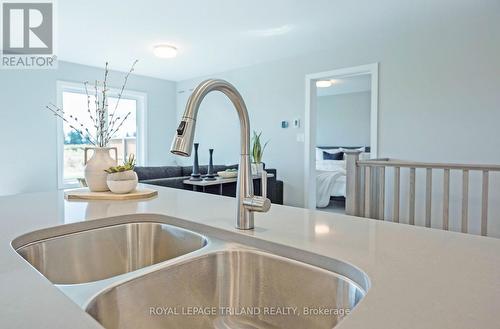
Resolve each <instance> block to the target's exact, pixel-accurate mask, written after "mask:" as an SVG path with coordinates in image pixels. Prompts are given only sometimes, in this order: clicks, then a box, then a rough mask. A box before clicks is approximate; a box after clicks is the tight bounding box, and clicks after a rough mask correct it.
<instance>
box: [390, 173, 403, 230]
mask: <svg viewBox="0 0 500 329" xmlns="http://www.w3.org/2000/svg"><path fill="white" fill-rule="evenodd" d="M400 177H401V168H399V167H395V168H394V208H393V215H392V221H393V222H395V223H399V190H400Z"/></svg>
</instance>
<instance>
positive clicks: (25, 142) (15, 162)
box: [0, 62, 176, 195]
mask: <svg viewBox="0 0 500 329" xmlns="http://www.w3.org/2000/svg"><path fill="white" fill-rule="evenodd" d="M111 64H112V63H111ZM138 65H140V63H139V64H138ZM102 74H103V69H101V68H94V67H89V66H84V65H78V64H72V63H66V62H59V68H58V69H57V70H1V71H0V154H1V155H0V195H5V194H15V193H26V192H34V191H43V190H50V189H56V188H57V157H56V120H55V118H54V117H53V116H52V115H50V113H49V112H48V111H47V110H45V109H44V106H45V105H46V104H48V103H49V102H53V103H56V81H57V80H64V81H73V82H83V81H86V80H89V81H93V80H95V79H100V78H101V76H102ZM123 77H124V74H123V73H119V72H111V73H110V87H114V88H118V87H121V84H122V80H123ZM127 89H130V90H136V91H141V92H144V93H147V95H148V127H147V139H148V140H147V144H148V146H149V147H148V159H147V161H148V163H150V164H165V163H172V157H171V156H170V155H169V152H168V150H169V147H170V141H171V136H172V132H173V131H174V129H175V124H176V123H175V120H174V118H175V83H174V82H170V81H166V80H160V79H153V78H148V77H143V76H137V75H132V76H130V78H129V83H128V85H127Z"/></svg>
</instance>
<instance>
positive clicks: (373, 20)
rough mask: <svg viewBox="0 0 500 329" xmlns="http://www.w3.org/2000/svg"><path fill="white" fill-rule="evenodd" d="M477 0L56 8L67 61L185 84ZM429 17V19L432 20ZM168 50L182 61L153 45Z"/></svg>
mask: <svg viewBox="0 0 500 329" xmlns="http://www.w3.org/2000/svg"><path fill="white" fill-rule="evenodd" d="M473 3H474V1H472V0H439V1H436V0H420V1H418V5H417V4H416V3H414V2H408V1H400V0H380V1H372V0H350V1H347V0H314V1H303V0H252V1H243V0H241V1H236V0H233V1H231V0H210V1H207V0H141V1H139V0H127V1H124V0H106V1H102V0H85V1H67V0H65V1H57V12H58V14H57V15H56V17H57V26H58V28H57V49H58V57H59V59H60V60H65V61H69V62H74V63H81V64H86V65H92V66H103V64H104V62H105V61H109V62H110V65H111V67H112V68H113V69H117V70H121V71H126V70H128V68H129V67H130V64H131V63H132V61H133V60H134V59H136V58H138V59H139V60H140V62H139V64H138V65H137V67H136V73H138V74H143V75H147V76H152V77H158V78H162V79H167V80H174V81H179V80H185V79H190V78H194V77H198V76H204V75H208V74H211V73H217V72H223V71H227V70H230V69H234V68H238V67H244V66H249V65H253V64H257V63H261V62H266V61H272V60H277V59H281V58H285V57H293V56H298V55H302V54H305V53H310V52H313V51H320V50H325V49H329V47H331V46H332V45H334V44H336V43H339V42H342V41H343V40H348V38H349V37H350V36H352V35H354V34H360V33H369V32H370V31H371V30H372V29H373V27H374V26H377V27H380V26H387V27H388V28H393V26H397V24H401V22H406V21H408V20H409V19H411V18H412V17H417V16H420V17H427V16H429V15H431V14H432V15H439V14H440V13H443V12H446V10H449V6H450V5H453V6H454V8H457V6H460V4H462V5H463V4H470V5H473ZM425 15H427V16H425ZM157 43H169V44H172V45H175V46H177V47H178V49H179V54H178V56H177V57H176V58H175V59H159V58H155V57H154V56H153V54H152V46H153V45H154V44H157Z"/></svg>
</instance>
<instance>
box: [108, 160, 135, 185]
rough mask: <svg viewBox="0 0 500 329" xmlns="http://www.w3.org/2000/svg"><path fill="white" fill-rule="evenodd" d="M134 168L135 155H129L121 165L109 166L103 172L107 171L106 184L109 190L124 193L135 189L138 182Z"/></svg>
mask: <svg viewBox="0 0 500 329" xmlns="http://www.w3.org/2000/svg"><path fill="white" fill-rule="evenodd" d="M134 168H135V156H134V155H133V154H131V155H129V157H128V159H127V160H125V162H124V163H123V165H122V166H116V167H109V169H106V170H105V172H107V173H108V177H107V180H106V182H107V184H108V187H109V189H110V191H111V192H113V193H118V194H126V193H130V192H132V191H134V190H135V188H136V187H137V183H138V178H137V173H136V172H135V171H134Z"/></svg>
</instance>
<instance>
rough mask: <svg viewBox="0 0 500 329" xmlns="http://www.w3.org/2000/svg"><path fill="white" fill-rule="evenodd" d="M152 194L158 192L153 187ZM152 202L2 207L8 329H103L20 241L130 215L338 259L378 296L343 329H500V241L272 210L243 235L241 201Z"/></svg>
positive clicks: (170, 197) (2, 309) (36, 197)
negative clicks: (18, 248) (17, 246)
mask: <svg viewBox="0 0 500 329" xmlns="http://www.w3.org/2000/svg"><path fill="white" fill-rule="evenodd" d="M148 187H151V186H148ZM154 188H155V189H157V190H158V191H159V195H158V197H156V198H154V199H152V200H147V201H109V202H108V201H93V202H75V201H70V202H68V201H65V200H64V198H63V193H62V192H47V193H35V194H24V195H15V196H9V197H1V198H0V328H16V329H24V328H47V329H48V328H50V329H54V328H72V329H80V328H101V327H100V326H99V324H98V323H97V322H96V321H94V320H93V319H92V318H91V317H90V316H89V315H87V314H86V313H85V312H84V311H83V310H81V309H80V308H79V307H78V306H77V305H76V304H74V303H73V302H72V301H71V300H70V299H69V298H68V297H66V296H65V295H64V294H63V293H62V292H61V291H60V290H59V289H57V288H56V287H55V286H53V285H52V284H51V283H50V282H49V281H48V280H47V279H45V278H44V277H43V276H41V275H40V274H39V273H38V272H37V271H36V270H35V269H33V268H32V267H30V266H29V265H28V263H26V262H25V261H24V260H23V259H22V258H21V257H20V256H19V255H18V254H17V253H16V252H15V251H14V250H13V248H12V246H11V241H12V240H13V239H15V238H17V237H18V236H20V235H22V234H25V233H29V232H31V231H34V230H38V229H42V228H48V227H53V226H58V225H63V224H70V223H76V222H82V221H88V220H99V219H100V218H105V217H111V216H117V215H125V214H139V213H147V214H161V215H166V216H171V217H174V218H177V219H179V220H182V221H183V222H184V223H187V224H186V225H187V226H189V223H192V224H193V225H198V226H199V225H200V224H201V225H203V226H206V227H208V228H210V229H217V230H220V231H221V232H226V233H227V234H231V235H232V236H238V237H242V238H244V239H248V238H251V239H255V241H256V245H257V246H258V243H263V244H264V243H265V242H266V241H267V242H272V243H274V244H279V245H283V246H287V247H293V248H297V249H301V250H304V251H307V252H312V253H315V254H318V255H322V256H326V257H329V258H335V259H338V260H341V261H343V262H347V263H349V264H352V265H354V266H356V267H358V268H359V269H361V270H362V271H364V272H365V273H366V274H367V275H368V277H369V280H370V284H371V287H370V289H369V290H368V293H367V295H366V297H365V298H364V299H363V300H362V301H361V302H360V303H359V304H358V306H357V307H356V308H355V309H354V311H353V312H352V313H351V314H350V315H349V316H347V317H346V318H345V319H343V320H342V321H341V323H340V324H339V325H338V326H337V327H336V328H341V329H354V328H384V329H392V328H393V329H401V328H405V329H412V328H436V329H437V328H439V329H444V328H450V329H460V328H463V329H471V328H474V329H478V328H500V320H499V314H498V313H499V311H500V239H495V238H485V237H479V236H473V235H465V234H461V233H452V232H445V231H440V230H434V229H426V228H420V227H413V226H409V225H404V224H393V223H389V222H382V221H376V220H369V219H362V218H357V217H351V216H345V215H338V214H332V213H327V212H319V211H310V210H306V209H300V208H293V207H286V206H278V205H273V206H272V207H271V210H270V211H269V212H268V213H265V214H256V216H255V226H256V229H255V230H253V231H239V230H237V229H235V228H234V224H235V219H234V215H235V206H236V205H235V201H234V199H232V198H227V197H222V196H216V195H210V194H204V193H196V192H190V191H182V190H174V189H169V188H162V187H154Z"/></svg>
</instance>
